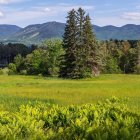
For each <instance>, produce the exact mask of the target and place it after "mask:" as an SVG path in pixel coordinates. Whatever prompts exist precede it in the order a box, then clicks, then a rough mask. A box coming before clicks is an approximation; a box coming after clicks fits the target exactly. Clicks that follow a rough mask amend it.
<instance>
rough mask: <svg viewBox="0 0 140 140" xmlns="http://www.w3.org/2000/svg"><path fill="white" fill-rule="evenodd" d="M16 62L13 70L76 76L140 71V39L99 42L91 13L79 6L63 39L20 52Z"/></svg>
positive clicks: (68, 22)
mask: <svg viewBox="0 0 140 140" xmlns="http://www.w3.org/2000/svg"><path fill="white" fill-rule="evenodd" d="M10 62H11V61H10ZM12 62H13V63H10V64H9V71H10V73H19V74H29V75H38V74H41V75H47V76H59V77H63V78H74V79H77V78H88V77H93V76H98V75H99V74H100V73H126V74H127V73H140V41H129V40H125V41H123V40H109V41H98V40H97V39H96V37H95V34H94V32H93V30H92V24H91V21H90V17H89V15H88V14H86V13H85V11H84V10H83V9H81V8H79V9H78V10H77V11H75V10H74V9H73V10H71V11H70V12H69V13H68V16H67V23H66V27H65V33H64V36H63V40H61V39H49V40H46V41H44V42H43V44H42V45H41V46H39V47H38V48H36V49H35V50H32V52H31V53H27V55H22V54H21V53H19V54H18V55H17V56H16V57H15V58H14V59H13V61H12Z"/></svg>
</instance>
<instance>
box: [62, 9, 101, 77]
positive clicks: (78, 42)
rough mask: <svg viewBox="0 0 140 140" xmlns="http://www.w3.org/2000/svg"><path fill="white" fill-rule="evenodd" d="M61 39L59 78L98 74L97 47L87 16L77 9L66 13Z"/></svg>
mask: <svg viewBox="0 0 140 140" xmlns="http://www.w3.org/2000/svg"><path fill="white" fill-rule="evenodd" d="M67 18H68V20H67V24H66V28H65V33H64V37H63V47H64V50H65V55H64V61H63V62H62V64H61V69H60V76H61V77H67V78H75V79H76V78H87V77H91V76H93V74H94V75H97V73H98V72H99V69H98V66H99V60H100V59H99V45H98V42H97V41H96V38H95V35H94V33H93V30H92V25H91V21H90V18H89V15H85V11H84V10H83V9H82V8H79V9H78V11H77V12H76V11H75V10H72V11H70V12H69V13H68V17H67Z"/></svg>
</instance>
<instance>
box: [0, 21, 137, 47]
mask: <svg viewBox="0 0 140 140" xmlns="http://www.w3.org/2000/svg"><path fill="white" fill-rule="evenodd" d="M64 28H65V23H59V22H47V23H43V24H34V25H29V26H27V27H25V28H21V27H18V26H16V25H0V41H1V42H20V43H25V44H34V43H40V42H42V41H43V40H45V39H48V38H62V36H63V33H64ZM93 31H94V32H95V35H96V37H97V39H98V40H109V39H119V40H138V39H140V25H134V24H127V25H124V26H122V27H115V26H111V25H109V26H104V27H100V26H97V25H93Z"/></svg>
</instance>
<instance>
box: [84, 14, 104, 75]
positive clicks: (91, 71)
mask: <svg viewBox="0 0 140 140" xmlns="http://www.w3.org/2000/svg"><path fill="white" fill-rule="evenodd" d="M83 33H84V35H83V38H84V42H83V45H84V52H83V55H84V57H83V59H84V60H85V61H84V65H83V66H84V76H85V77H88V76H90V77H91V76H93V75H98V74H99V66H100V65H102V62H101V59H100V57H101V50H100V48H99V44H98V42H97V40H96V37H95V35H94V33H93V30H92V24H91V21H90V17H89V15H87V16H86V17H85V23H84V26H83Z"/></svg>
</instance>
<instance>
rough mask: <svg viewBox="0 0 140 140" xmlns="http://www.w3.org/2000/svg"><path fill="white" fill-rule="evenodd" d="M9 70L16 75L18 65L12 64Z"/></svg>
mask: <svg viewBox="0 0 140 140" xmlns="http://www.w3.org/2000/svg"><path fill="white" fill-rule="evenodd" d="M8 68H9V73H11V74H12V73H13V74H16V73H17V68H16V65H15V64H14V63H10V64H9V65H8Z"/></svg>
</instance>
